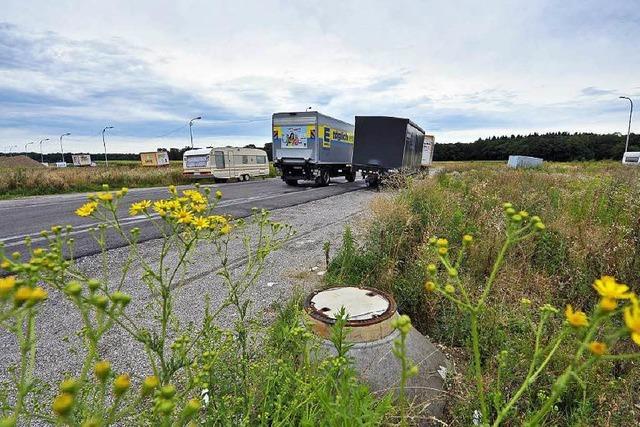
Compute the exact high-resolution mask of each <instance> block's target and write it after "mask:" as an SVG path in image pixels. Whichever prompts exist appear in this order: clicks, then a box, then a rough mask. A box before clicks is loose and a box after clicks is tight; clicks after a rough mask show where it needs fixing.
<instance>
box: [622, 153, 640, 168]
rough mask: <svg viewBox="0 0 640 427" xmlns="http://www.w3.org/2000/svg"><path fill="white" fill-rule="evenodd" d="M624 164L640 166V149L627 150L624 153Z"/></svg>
mask: <svg viewBox="0 0 640 427" xmlns="http://www.w3.org/2000/svg"><path fill="white" fill-rule="evenodd" d="M622 164H623V165H632V166H640V151H627V152H626V153H624V154H623V155H622Z"/></svg>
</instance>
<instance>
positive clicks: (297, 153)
mask: <svg viewBox="0 0 640 427" xmlns="http://www.w3.org/2000/svg"><path fill="white" fill-rule="evenodd" d="M272 124H273V127H272V130H273V162H274V166H275V167H276V168H278V169H280V171H281V172H282V180H283V181H284V182H286V183H287V184H288V185H296V184H297V183H298V180H314V181H315V182H316V183H317V184H318V185H328V184H329V181H330V180H331V177H334V176H344V177H346V179H347V181H349V182H353V181H355V179H356V171H355V169H353V168H352V167H351V158H352V155H353V145H354V144H353V143H354V127H353V125H351V124H349V123H346V122H343V121H341V120H337V119H334V118H332V117H329V116H325V115H324V114H320V113H318V112H317V111H306V112H291V113H275V114H274V115H273V118H272Z"/></svg>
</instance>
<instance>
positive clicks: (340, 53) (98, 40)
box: [0, 0, 640, 153]
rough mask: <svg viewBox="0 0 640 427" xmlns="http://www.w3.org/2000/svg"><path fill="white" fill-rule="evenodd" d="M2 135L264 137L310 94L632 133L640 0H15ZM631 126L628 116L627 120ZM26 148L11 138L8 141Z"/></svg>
mask: <svg viewBox="0 0 640 427" xmlns="http://www.w3.org/2000/svg"><path fill="white" fill-rule="evenodd" d="M2 3H3V5H2V13H0V151H4V152H6V151H9V150H10V149H12V150H13V151H23V150H24V145H25V144H27V143H29V142H33V141H35V144H33V145H31V146H29V147H28V149H29V150H30V151H39V148H40V147H39V141H40V140H42V139H45V138H49V141H45V142H44V143H43V151H44V152H45V153H46V152H59V151H60V142H59V137H60V135H61V134H63V133H67V132H70V133H71V135H69V136H65V137H64V140H63V145H64V147H63V149H64V150H65V152H101V151H102V150H103V144H102V132H101V131H102V129H103V128H104V127H105V126H113V129H109V130H108V131H107V132H106V141H107V149H108V151H109V152H140V151H147V150H155V149H156V148H161V147H165V148H168V147H184V146H187V145H189V126H188V125H187V123H188V121H189V119H191V118H193V117H196V116H202V120H199V121H196V122H195V123H194V125H193V128H192V130H193V137H194V144H195V145H196V146H201V147H202V146H209V145H246V144H249V143H253V144H256V145H258V146H262V145H264V143H265V142H269V140H270V137H271V131H270V127H271V115H272V114H273V113H274V112H278V111H304V110H305V109H307V108H308V107H311V108H312V109H313V110H318V111H320V112H322V113H324V114H327V115H330V116H333V117H336V118H339V119H342V120H345V121H348V122H351V123H353V122H354V116H356V115H388V116H396V117H408V118H410V119H412V120H413V121H414V122H416V123H418V124H419V125H420V126H422V127H423V128H424V129H425V130H426V131H427V133H430V134H433V135H435V137H436V141H437V142H471V141H474V140H476V139H477V138H479V137H487V136H492V135H510V134H526V133H531V132H539V133H541V132H547V131H569V132H576V131H585V132H622V133H626V128H627V121H628V114H629V103H628V101H626V100H622V99H619V98H618V96H620V95H626V96H630V97H632V98H633V97H638V98H640V71H639V70H640V51H639V50H638V49H637V44H638V40H640V8H638V7H637V2H636V1H624V0H619V1H592V0H581V1H573V0H564V1H561V2H560V1H545V0H541V1H531V0H529V1H495V0H488V1H483V2H480V1H418V0H415V1H404V0H394V1H382V0H368V1H346V0H342V1H331V0H325V1H271V0H258V1H242V0H235V1H222V2H220V1H213V0H208V1H207V0H203V1H195V0H193V1H187V0H179V1H175V0H172V1H164V0H154V1H148V0H136V1H135V2H132V1H130V0H129V1H118V0H109V1H107V0H103V1H90V0H83V1H65V0H56V1H50V0H18V1H15V0H3V2H2ZM632 131H633V127H632ZM12 146H13V147H17V148H10V147H12Z"/></svg>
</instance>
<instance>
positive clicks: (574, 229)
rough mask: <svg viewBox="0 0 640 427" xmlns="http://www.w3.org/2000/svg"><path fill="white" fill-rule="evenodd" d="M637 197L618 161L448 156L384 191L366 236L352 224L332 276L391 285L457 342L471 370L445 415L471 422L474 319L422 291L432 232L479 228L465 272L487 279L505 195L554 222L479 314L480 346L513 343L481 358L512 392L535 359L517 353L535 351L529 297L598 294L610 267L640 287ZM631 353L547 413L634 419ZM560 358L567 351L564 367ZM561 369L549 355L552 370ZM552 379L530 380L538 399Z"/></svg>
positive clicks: (436, 330) (508, 268)
mask: <svg viewBox="0 0 640 427" xmlns="http://www.w3.org/2000/svg"><path fill="white" fill-rule="evenodd" d="M638 200H640V170H637V169H634V168H626V167H623V166H621V165H618V164H615V163H614V162H602V163H597V162H590V163H579V164H561V165H555V164H551V165H546V166H544V167H543V168H541V169H535V170H507V169H506V168H504V166H503V165H500V164H486V163H482V164H475V163H467V164H457V165H448V167H447V170H446V171H445V172H444V173H442V174H440V175H438V176H436V177H433V178H431V179H427V180H421V181H415V182H413V183H412V184H411V185H409V187H408V188H407V189H405V190H403V191H401V192H400V194H399V195H395V196H392V197H390V196H386V197H385V196H383V197H380V198H378V199H376V200H375V201H374V202H373V204H372V206H371V209H372V212H373V220H372V221H371V222H370V224H369V227H368V230H367V231H366V233H365V236H364V238H363V239H362V240H361V241H360V242H355V241H354V240H353V237H352V236H351V234H350V232H349V231H345V238H344V244H343V247H342V249H341V250H340V251H339V252H338V254H337V256H336V258H335V259H334V260H333V261H332V263H331V265H330V268H329V271H328V274H327V279H328V281H329V282H330V283H333V284H336V283H345V284H346V283H348V284H361V285H366V286H373V287H378V288H381V289H384V290H387V291H390V292H392V293H393V294H394V295H395V297H396V299H397V301H398V306H399V310H400V311H401V312H402V313H406V314H408V315H410V316H411V318H412V320H413V323H414V324H415V325H416V327H417V328H418V329H419V330H421V331H422V332H423V333H426V334H429V335H430V336H431V337H432V338H433V339H434V340H435V341H437V342H439V343H442V344H444V345H446V346H449V348H450V349H451V352H452V354H454V355H457V357H456V358H457V359H458V360H457V362H458V365H459V366H461V367H462V368H463V369H462V372H463V375H462V376H461V377H459V382H458V384H457V387H458V390H456V392H457V394H458V395H460V396H461V397H462V398H461V399H458V400H452V401H451V404H450V406H449V411H450V415H451V419H450V420H448V422H450V423H451V424H452V425H469V424H470V423H471V422H472V413H473V410H474V408H477V407H478V402H477V400H476V396H473V394H472V392H471V391H469V390H471V389H470V388H469V383H470V377H469V375H468V373H469V371H468V368H469V352H468V350H467V349H468V348H469V330H468V328H467V326H465V325H467V324H468V322H466V321H464V320H465V319H460V314H459V312H458V311H457V310H455V309H454V307H453V305H452V304H451V303H450V302H448V301H446V300H443V299H434V298H429V299H427V298H425V296H424V295H425V292H424V289H423V284H424V283H425V280H426V279H427V274H426V271H425V264H424V263H425V261H424V260H425V246H426V241H427V239H428V238H429V237H431V236H436V235H437V236H443V237H447V238H448V239H449V240H450V241H453V242H459V241H461V238H462V236H463V235H464V234H467V233H468V234H472V235H473V236H475V240H474V241H475V244H474V245H473V247H471V248H470V250H469V253H468V255H467V257H468V258H467V260H466V262H465V264H464V277H465V278H466V279H465V280H468V281H469V282H470V284H472V283H482V282H483V279H484V278H486V277H487V275H488V274H489V272H490V268H491V267H492V263H493V260H494V259H495V255H496V253H497V251H498V250H499V244H500V242H501V240H502V238H503V234H502V229H503V227H502V223H503V213H502V211H501V208H500V206H501V203H502V202H504V201H509V202H512V203H513V204H514V205H516V206H518V208H519V209H524V210H527V211H529V212H534V213H535V214H536V215H539V216H541V217H542V218H543V219H544V221H545V224H546V226H547V232H546V233H545V234H544V235H543V236H542V237H541V238H539V239H536V240H532V241H528V242H524V243H523V244H521V245H519V246H518V247H517V249H516V250H514V251H512V252H511V253H510V254H509V255H508V258H507V262H506V263H505V266H504V268H503V270H502V272H501V274H500V275H499V276H498V277H497V278H496V282H495V285H494V286H495V288H494V290H495V293H494V294H493V295H494V296H493V297H492V301H491V304H490V307H491V308H490V309H488V310H486V311H485V312H484V313H483V314H482V316H483V319H482V324H484V325H489V326H488V327H485V328H484V329H483V330H482V331H481V332H480V335H481V336H480V342H481V346H482V348H483V349H485V350H489V349H491V350H494V351H491V352H488V353H489V354H499V353H500V351H501V350H504V351H507V352H508V354H509V357H508V360H507V361H499V360H494V359H493V358H487V359H485V360H483V361H482V363H483V365H484V366H485V371H487V372H489V373H490V374H489V375H490V377H489V378H486V379H485V381H486V382H487V384H488V385H489V390H490V393H493V395H492V396H493V397H496V396H498V395H507V394H509V393H510V392H513V389H514V388H515V387H516V384H518V380H522V378H524V376H525V374H526V366H523V365H524V364H523V363H520V362H519V361H522V360H526V359H527V356H528V355H529V353H530V352H531V346H530V341H529V339H528V336H529V334H530V325H529V324H528V321H527V320H526V319H525V316H523V311H522V310H523V306H522V304H521V300H522V299H523V298H525V299H526V300H530V301H531V303H532V305H533V306H542V305H543V304H545V303H552V304H553V305H554V306H556V307H559V308H562V307H564V305H565V304H567V303H571V304H574V306H579V307H588V306H593V305H594V304H596V302H597V299H596V297H595V295H594V292H593V290H592V288H591V285H592V282H593V280H594V278H597V277H600V276H601V275H603V274H612V275H615V276H616V277H617V278H618V279H619V280H620V281H622V282H624V283H628V284H630V286H631V287H632V289H633V290H634V291H638V290H640V289H639V287H640V205H639V204H638ZM555 326H556V327H557V326H559V325H555ZM501 363H502V365H501ZM634 363H635V362H629V361H626V362H625V361H620V362H616V363H613V364H611V365H605V366H601V367H599V368H598V369H597V370H596V371H595V372H594V373H592V374H591V376H590V377H588V378H583V380H584V381H585V382H586V383H588V384H589V389H588V390H589V392H588V395H587V396H586V400H583V399H582V390H581V389H580V387H578V386H575V387H574V388H573V389H571V390H570V391H569V393H568V394H567V396H565V398H564V399H563V400H562V401H561V402H559V403H558V404H557V405H556V406H557V408H556V410H555V412H554V415H553V418H552V419H551V420H549V421H550V422H551V423H552V424H557V425H632V424H634V423H635V422H637V419H636V418H635V415H634V414H635V412H637V411H638V410H637V408H635V407H634V406H633V405H634V403H636V400H635V399H636V396H635V391H634V390H637V389H638V387H640V372H638V371H640V370H638V369H637V366H635V365H634ZM505 364H506V365H505ZM561 365H562V363H561V361H560V362H558V366H555V368H558V367H559V366H561ZM501 366H502V367H501ZM487 368H488V369H487ZM499 369H502V376H501V378H500V385H499V386H498V384H497V381H496V380H497V375H498V370H499ZM553 369H554V366H551V370H552V373H553ZM549 381H550V380H549ZM549 381H546V382H545V379H544V378H543V379H542V380H541V381H540V383H539V384H537V385H536V387H533V388H531V389H530V390H529V391H528V396H527V399H528V400H529V401H530V402H531V406H532V407H533V406H535V402H538V401H540V400H544V398H545V393H547V391H546V390H548V388H549V386H550V382H549ZM527 399H525V401H527ZM516 410H517V411H518V413H521V414H523V416H524V415H525V414H526V413H527V411H528V410H529V408H528V407H527V406H526V405H520V407H518V408H516ZM634 411H635V412H634Z"/></svg>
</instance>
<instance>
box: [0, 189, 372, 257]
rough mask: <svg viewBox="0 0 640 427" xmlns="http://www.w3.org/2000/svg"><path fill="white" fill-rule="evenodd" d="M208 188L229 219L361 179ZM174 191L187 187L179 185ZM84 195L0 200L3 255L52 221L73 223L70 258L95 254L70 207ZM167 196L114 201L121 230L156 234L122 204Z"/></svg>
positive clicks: (163, 192)
mask: <svg viewBox="0 0 640 427" xmlns="http://www.w3.org/2000/svg"><path fill="white" fill-rule="evenodd" d="M202 187H210V188H212V192H213V191H215V190H220V191H222V193H223V198H222V200H221V201H220V203H219V204H218V213H220V214H228V215H231V216H232V217H234V218H240V217H246V216H248V215H250V214H251V209H252V208H254V207H257V208H265V209H277V208H284V207H288V206H295V205H298V204H301V203H306V202H309V201H312V200H319V199H323V198H325V197H329V196H335V195H338V194H343V193H347V192H349V191H355V190H359V189H362V188H365V184H364V181H362V180H358V181H356V182H353V183H349V182H346V181H345V180H344V179H342V178H336V179H333V180H332V184H330V185H329V186H328V187H316V186H315V185H311V184H309V185H305V184H302V185H300V186H297V187H291V186H288V185H286V184H284V183H283V182H282V181H281V180H280V179H279V178H273V179H265V180H256V181H249V182H238V183H226V184H211V185H202ZM178 188H179V189H180V190H182V189H185V188H189V186H180V187H178ZM87 194H88V193H84V194H64V195H53V196H37V197H28V198H24V199H16V200H5V201H0V242H1V243H2V244H3V245H4V247H5V251H6V252H7V253H11V252H15V251H18V252H21V253H23V254H24V253H25V251H26V248H25V246H24V239H25V238H26V237H30V238H31V240H32V242H33V245H34V247H35V246H38V245H42V244H43V243H44V242H43V240H44V239H43V238H42V237H41V236H40V231H42V230H48V229H50V228H51V227H52V226H54V225H62V226H65V225H67V224H69V225H72V226H73V227H74V231H73V235H74V236H73V237H74V239H75V250H74V256H75V257H76V258H79V257H84V256H87V255H93V254H95V253H98V252H99V248H98V245H97V244H96V242H95V241H94V240H93V238H92V236H91V235H90V233H89V229H90V228H91V227H93V226H95V225H96V222H95V220H94V219H92V218H81V217H78V216H77V215H75V213H74V211H75V210H76V209H77V208H78V207H79V206H80V205H82V204H83V203H85V202H86V201H87ZM167 196H168V194H167V189H166V188H165V187H155V188H138V189H131V190H129V193H128V194H127V196H125V198H124V202H123V203H121V204H120V208H119V213H120V218H125V220H124V221H123V223H124V224H125V229H131V228H134V227H138V228H140V241H146V240H150V239H154V238H158V237H160V235H159V233H158V231H157V229H156V228H155V227H154V226H153V224H152V223H151V220H149V219H148V218H146V217H144V216H143V215H141V216H137V217H131V216H130V215H129V213H128V207H129V205H130V204H131V203H133V202H137V201H140V200H145V199H146V200H152V201H153V200H158V199H161V198H166V197H167ZM123 245H124V242H123V241H122V240H121V239H120V238H119V237H117V236H116V235H115V233H113V234H112V235H111V236H110V238H109V239H108V247H109V249H112V248H116V247H121V246H123Z"/></svg>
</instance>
